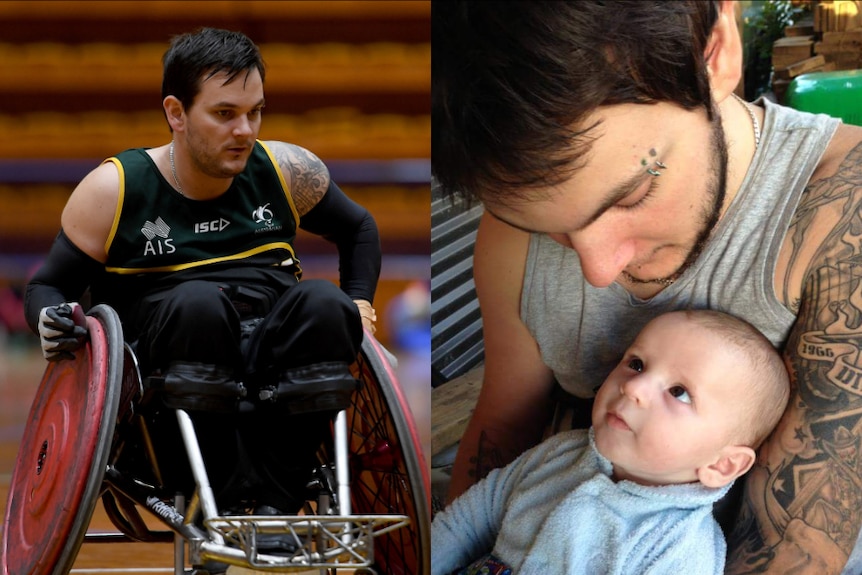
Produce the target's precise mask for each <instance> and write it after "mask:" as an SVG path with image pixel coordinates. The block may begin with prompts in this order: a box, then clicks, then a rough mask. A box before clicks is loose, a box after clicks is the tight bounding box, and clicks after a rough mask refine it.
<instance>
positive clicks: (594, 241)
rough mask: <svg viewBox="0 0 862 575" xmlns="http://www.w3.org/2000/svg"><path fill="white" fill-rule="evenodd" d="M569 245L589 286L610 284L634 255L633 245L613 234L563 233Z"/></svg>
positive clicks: (592, 231)
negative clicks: (575, 254)
mask: <svg viewBox="0 0 862 575" xmlns="http://www.w3.org/2000/svg"><path fill="white" fill-rule="evenodd" d="M565 238H566V241H567V243H568V244H569V246H570V247H571V248H572V249H574V250H575V251H576V252H577V253H578V259H579V260H580V262H581V270H582V271H583V274H584V278H585V279H586V280H587V281H588V282H589V283H590V285H592V286H595V287H599V288H603V287H607V286H609V285H611V284H612V283H613V282H614V281H616V279H617V277H618V276H619V275H620V273H622V271H623V270H624V269H625V268H626V266H628V265H629V262H631V260H632V258H634V255H635V249H634V244H633V242H631V241H628V240H621V239H620V238H619V237H617V234H615V233H600V232H599V231H598V230H583V231H579V232H572V233H568V234H565Z"/></svg>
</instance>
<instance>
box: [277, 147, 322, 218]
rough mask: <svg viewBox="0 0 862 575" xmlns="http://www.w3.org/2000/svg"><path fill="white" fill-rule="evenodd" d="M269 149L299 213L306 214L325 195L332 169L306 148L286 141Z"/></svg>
mask: <svg viewBox="0 0 862 575" xmlns="http://www.w3.org/2000/svg"><path fill="white" fill-rule="evenodd" d="M270 149H271V150H272V153H273V155H274V156H275V159H276V161H277V162H278V166H279V168H281V171H282V173H283V174H284V176H285V178H286V179H287V181H288V185H289V186H290V194H291V196H292V197H293V203H294V205H295V206H296V210H297V211H298V212H299V215H300V216H302V215H305V214H307V213H308V212H309V211H310V210H311V208H313V207H314V206H316V205H317V202H319V201H320V199H321V198H322V197H323V196H324V194H326V190H327V188H328V187H329V169H328V168H327V167H326V164H324V163H323V162H322V161H321V159H320V158H318V157H317V156H316V155H315V154H313V153H312V152H309V151H308V150H306V149H305V148H302V147H300V146H296V145H293V144H288V143H285V142H271V143H270Z"/></svg>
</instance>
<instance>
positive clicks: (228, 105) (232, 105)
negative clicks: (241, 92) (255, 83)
mask: <svg viewBox="0 0 862 575" xmlns="http://www.w3.org/2000/svg"><path fill="white" fill-rule="evenodd" d="M264 105H266V101H265V100H264V99H263V98H261V99H260V101H259V102H258V103H257V104H255V105H254V106H252V108H259V107H261V106H264ZM239 107H240V105H239V104H237V103H235V102H218V103H216V104H213V108H239Z"/></svg>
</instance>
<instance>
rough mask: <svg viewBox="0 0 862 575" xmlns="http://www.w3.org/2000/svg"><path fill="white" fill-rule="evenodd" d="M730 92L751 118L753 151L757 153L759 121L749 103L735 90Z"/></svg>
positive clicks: (758, 146)
mask: <svg viewBox="0 0 862 575" xmlns="http://www.w3.org/2000/svg"><path fill="white" fill-rule="evenodd" d="M731 94H733V97H734V98H736V100H737V101H738V102H739V103H740V104H742V107H743V108H745V111H746V112H748V116H749V117H750V118H751V126H752V127H753V128H754V152H755V153H757V150H758V148H760V122H758V121H757V116H755V115H754V110H752V109H751V104H749V103H748V102H746V101H745V100H743V99H742V98H740V97H739V96H737V95H736V92H731Z"/></svg>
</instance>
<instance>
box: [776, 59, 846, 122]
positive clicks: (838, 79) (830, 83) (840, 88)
mask: <svg viewBox="0 0 862 575" xmlns="http://www.w3.org/2000/svg"><path fill="white" fill-rule="evenodd" d="M784 103H785V104H786V105H787V106H790V107H791V108H794V109H796V110H802V111H804V112H814V113H823V114H829V115H830V116H834V117H836V118H841V119H842V120H844V122H845V123H847V124H856V125H857V126H862V70H839V71H836V72H811V73H809V74H802V75H801V76H797V77H796V78H794V79H793V81H792V82H790V85H789V86H787V92H786V93H785V95H784Z"/></svg>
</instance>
